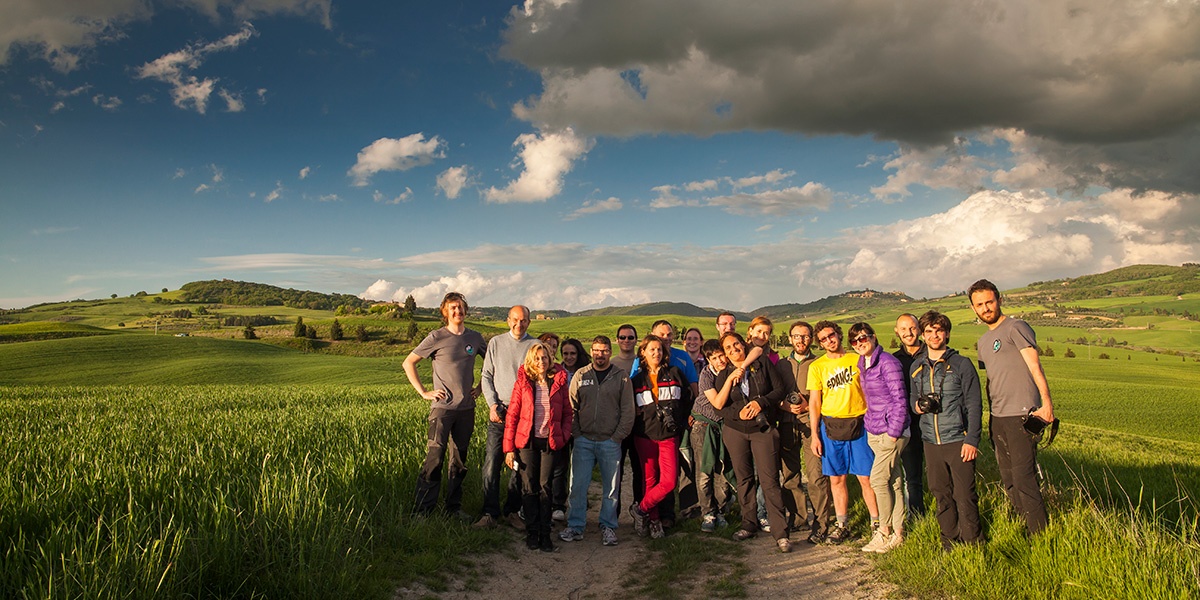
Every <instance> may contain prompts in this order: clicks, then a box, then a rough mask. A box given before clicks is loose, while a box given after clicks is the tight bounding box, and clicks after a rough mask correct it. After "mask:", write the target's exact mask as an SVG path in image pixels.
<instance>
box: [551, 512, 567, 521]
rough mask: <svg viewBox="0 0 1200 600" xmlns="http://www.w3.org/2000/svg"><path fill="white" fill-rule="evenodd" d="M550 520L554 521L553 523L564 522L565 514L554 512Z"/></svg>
mask: <svg viewBox="0 0 1200 600" xmlns="http://www.w3.org/2000/svg"><path fill="white" fill-rule="evenodd" d="M550 518H551V519H554V520H555V521H566V520H567V513H565V512H563V511H561V510H556V511H554V512H553V513H551V514H550Z"/></svg>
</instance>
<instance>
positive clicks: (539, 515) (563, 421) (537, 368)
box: [504, 342, 572, 552]
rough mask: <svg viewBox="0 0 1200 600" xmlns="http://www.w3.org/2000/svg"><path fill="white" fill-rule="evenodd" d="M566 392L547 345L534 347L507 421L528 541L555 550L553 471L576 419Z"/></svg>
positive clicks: (509, 459)
mask: <svg viewBox="0 0 1200 600" xmlns="http://www.w3.org/2000/svg"><path fill="white" fill-rule="evenodd" d="M567 391H568V385H567V372H566V371H564V370H563V368H562V367H560V366H558V365H556V364H554V363H553V362H552V361H551V359H550V352H549V350H548V349H547V348H546V346H545V344H543V343H541V342H538V343H536V344H534V345H532V346H530V348H529V351H528V352H526V353H525V364H524V365H522V366H521V368H520V369H519V370H518V371H517V383H516V385H514V386H513V394H512V400H511V402H510V403H509V405H508V416H507V418H506V420H505V422H504V452H505V458H504V460H505V462H506V463H508V467H509V468H510V469H513V470H518V469H519V470H520V474H521V477H522V482H523V483H524V489H525V495H524V496H523V497H522V510H523V512H524V513H525V545H526V546H528V547H529V549H530V550H538V549H540V550H541V551H543V552H554V543H553V542H551V541H550V515H551V511H550V501H551V497H552V493H551V474H552V473H553V471H554V467H555V466H556V465H558V464H560V463H561V462H565V461H566V460H567V454H566V448H567V440H568V439H569V438H570V437H571V417H572V414H571V401H570V399H569V398H568V396H567Z"/></svg>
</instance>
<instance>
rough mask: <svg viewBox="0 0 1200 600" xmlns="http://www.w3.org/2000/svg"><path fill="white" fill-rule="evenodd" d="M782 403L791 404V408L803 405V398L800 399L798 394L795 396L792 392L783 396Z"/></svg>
mask: <svg viewBox="0 0 1200 600" xmlns="http://www.w3.org/2000/svg"><path fill="white" fill-rule="evenodd" d="M783 401H784V402H787V403H788V404H791V405H792V406H797V405H800V404H804V398H801V397H800V394H797V393H796V392H792V393H790V394H788V395H787V396H784V398H783Z"/></svg>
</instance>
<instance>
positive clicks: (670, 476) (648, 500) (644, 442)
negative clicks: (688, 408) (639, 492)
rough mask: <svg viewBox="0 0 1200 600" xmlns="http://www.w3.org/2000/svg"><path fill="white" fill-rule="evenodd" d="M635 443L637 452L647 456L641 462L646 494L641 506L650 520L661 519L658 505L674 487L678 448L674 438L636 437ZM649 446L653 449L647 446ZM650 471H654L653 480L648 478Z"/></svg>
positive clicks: (677, 467)
mask: <svg viewBox="0 0 1200 600" xmlns="http://www.w3.org/2000/svg"><path fill="white" fill-rule="evenodd" d="M636 443H637V444H638V454H639V455H643V454H644V455H646V456H647V459H646V461H645V462H644V463H643V464H644V465H645V469H646V495H645V496H643V497H642V504H641V507H642V510H644V511H646V512H647V513H649V514H650V519H651V520H661V519H662V512H661V511H660V510H659V505H660V504H661V503H662V502H663V501H664V500H665V499H666V498H667V497H668V496H669V495H670V494H671V491H672V490H674V489H675V482H676V479H675V474H676V473H677V472H678V469H679V465H677V464H675V461H676V457H677V454H678V452H679V450H678V449H677V448H676V447H675V438H668V439H665V440H650V439H646V438H638V439H637V440H636ZM651 446H652V447H653V450H651V449H650V448H649V447H651ZM643 448H646V451H645V452H643ZM651 456H652V457H653V458H651ZM651 471H653V472H654V481H653V482H652V481H651V478H650V477H651Z"/></svg>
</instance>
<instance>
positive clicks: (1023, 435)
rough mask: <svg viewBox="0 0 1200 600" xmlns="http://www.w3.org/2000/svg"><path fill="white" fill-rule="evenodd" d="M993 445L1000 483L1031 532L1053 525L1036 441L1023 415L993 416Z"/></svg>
mask: <svg viewBox="0 0 1200 600" xmlns="http://www.w3.org/2000/svg"><path fill="white" fill-rule="evenodd" d="M991 433H992V445H993V446H995V448H996V464H997V465H999V466H1000V483H1002V484H1003V485H1004V493H1005V494H1007V495H1008V501H1009V502H1011V503H1012V505H1013V508H1015V509H1017V514H1019V515H1021V516H1022V517H1024V519H1025V526H1026V527H1028V528H1029V533H1031V534H1033V533H1038V532H1040V531H1041V530H1043V529H1045V528H1046V526H1047V525H1049V524H1050V519H1049V517H1048V516H1047V515H1046V502H1045V501H1044V500H1043V499H1042V489H1041V484H1040V482H1039V481H1038V475H1037V442H1036V441H1035V440H1034V439H1033V436H1031V435H1029V433H1027V432H1026V431H1025V427H1024V426H1022V424H1021V417H992V420H991Z"/></svg>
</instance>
